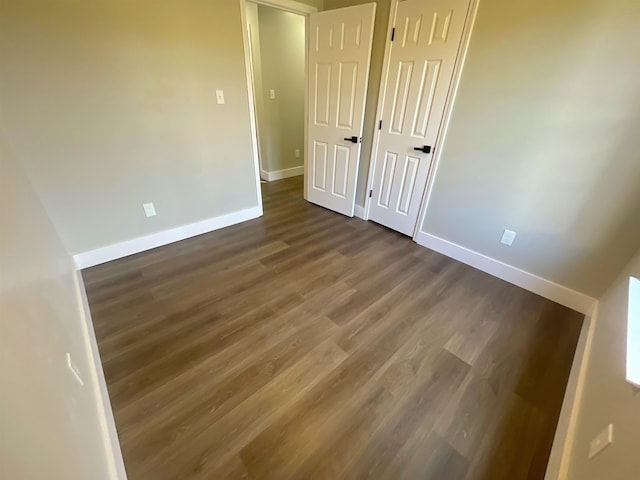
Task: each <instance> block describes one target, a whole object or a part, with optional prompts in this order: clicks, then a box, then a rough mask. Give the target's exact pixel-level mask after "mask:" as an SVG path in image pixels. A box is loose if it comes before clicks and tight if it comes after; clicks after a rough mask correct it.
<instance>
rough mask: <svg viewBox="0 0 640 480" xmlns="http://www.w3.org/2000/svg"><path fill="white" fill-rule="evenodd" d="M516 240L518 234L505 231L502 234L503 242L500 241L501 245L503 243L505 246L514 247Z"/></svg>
mask: <svg viewBox="0 0 640 480" xmlns="http://www.w3.org/2000/svg"><path fill="white" fill-rule="evenodd" d="M515 238H516V232H514V231H512V230H505V231H504V233H503V234H502V240H500V243H502V244H503V245H508V246H511V245H513V241H514V240H515Z"/></svg>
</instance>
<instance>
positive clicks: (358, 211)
mask: <svg viewBox="0 0 640 480" xmlns="http://www.w3.org/2000/svg"><path fill="white" fill-rule="evenodd" d="M353 214H354V215H355V216H356V217H358V218H361V219H363V220H366V218H364V207H362V206H360V205H358V204H357V203H356V208H355V210H354V211H353Z"/></svg>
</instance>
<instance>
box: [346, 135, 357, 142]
mask: <svg viewBox="0 0 640 480" xmlns="http://www.w3.org/2000/svg"><path fill="white" fill-rule="evenodd" d="M345 140H346V141H347V142H351V143H358V137H356V136H355V135H354V136H353V137H347V138H345Z"/></svg>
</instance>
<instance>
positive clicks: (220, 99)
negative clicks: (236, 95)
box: [216, 90, 224, 105]
mask: <svg viewBox="0 0 640 480" xmlns="http://www.w3.org/2000/svg"><path fill="white" fill-rule="evenodd" d="M216 102H218V105H224V91H222V90H216Z"/></svg>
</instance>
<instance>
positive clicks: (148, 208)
mask: <svg viewBox="0 0 640 480" xmlns="http://www.w3.org/2000/svg"><path fill="white" fill-rule="evenodd" d="M142 208H144V214H145V215H146V216H147V217H155V216H156V207H154V206H153V203H143V204H142Z"/></svg>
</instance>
